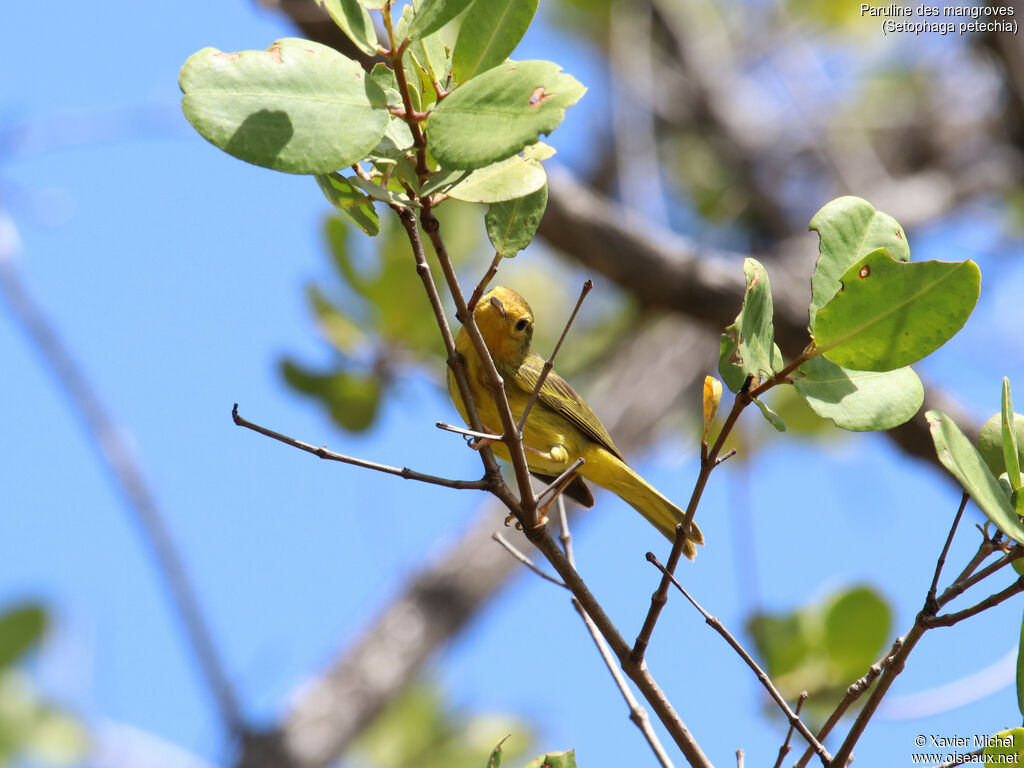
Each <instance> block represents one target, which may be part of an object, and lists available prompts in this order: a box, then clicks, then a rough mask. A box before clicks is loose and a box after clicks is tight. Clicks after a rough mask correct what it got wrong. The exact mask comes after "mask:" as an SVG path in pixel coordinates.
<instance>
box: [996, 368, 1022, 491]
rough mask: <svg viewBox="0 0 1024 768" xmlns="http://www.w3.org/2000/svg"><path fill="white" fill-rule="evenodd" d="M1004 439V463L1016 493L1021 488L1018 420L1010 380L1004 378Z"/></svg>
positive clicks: (1002, 421) (1002, 417)
mask: <svg viewBox="0 0 1024 768" xmlns="http://www.w3.org/2000/svg"><path fill="white" fill-rule="evenodd" d="M1000 422H1001V425H1000V426H1001V427H1002V430H1001V431H1002V438H1003V461H1004V462H1005V463H1006V473H1007V475H1009V479H1010V487H1011V488H1013V490H1014V491H1016V490H1018V489H1019V488H1020V487H1021V482H1020V449H1019V448H1018V444H1017V430H1016V418H1015V417H1014V413H1013V397H1012V396H1011V395H1010V380H1009V379H1008V378H1006V377H1005V376H1004V377H1003V412H1002V414H1001V418H1000Z"/></svg>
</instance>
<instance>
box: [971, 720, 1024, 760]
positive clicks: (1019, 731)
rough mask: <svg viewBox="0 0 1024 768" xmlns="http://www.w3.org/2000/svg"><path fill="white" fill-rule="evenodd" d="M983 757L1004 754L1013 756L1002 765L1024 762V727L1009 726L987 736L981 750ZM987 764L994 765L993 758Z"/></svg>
mask: <svg viewBox="0 0 1024 768" xmlns="http://www.w3.org/2000/svg"><path fill="white" fill-rule="evenodd" d="M981 754H982V755H984V756H985V757H990V756H1000V755H1001V756H1004V757H1015V758H1017V759H1016V760H1013V761H1010V760H1007V761H1005V762H1004V765H1018V764H1020V763H1024V728H1009V729H1007V730H1005V731H1000V732H999V733H997V734H995V735H993V736H989V737H988V743H987V744H986V745H985V748H984V749H982V750H981ZM986 764H987V765H995V764H996V762H995V761H994V760H989V761H988V762H987V763H986Z"/></svg>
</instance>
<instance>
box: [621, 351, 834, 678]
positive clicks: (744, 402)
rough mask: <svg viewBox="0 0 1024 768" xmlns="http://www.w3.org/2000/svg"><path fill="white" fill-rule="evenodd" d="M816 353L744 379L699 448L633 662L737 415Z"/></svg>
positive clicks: (645, 639) (663, 599) (643, 648)
mask: <svg viewBox="0 0 1024 768" xmlns="http://www.w3.org/2000/svg"><path fill="white" fill-rule="evenodd" d="M817 354H819V353H818V352H817V351H816V348H815V346H814V342H813V341H812V342H811V343H810V344H808V345H807V347H805V348H804V351H803V352H801V353H800V354H799V355H798V356H797V357H796V358H795V359H793V360H792V361H791V362H790V363H789V364H788V365H787V366H785V367H784V368H783V369H782V370H781V371H779V372H778V373H776V374H775V375H773V376H772V377H771V378H769V379H766V380H765V381H763V382H761V383H760V384H758V385H756V386H752V385H753V376H747V378H746V380H745V381H744V382H743V385H742V386H741V387H740V390H739V392H737V393H736V397H735V399H734V400H733V404H732V409H731V410H730V411H729V415H728V416H727V417H726V419H725V423H724V424H722V429H721V430H720V431H719V433H718V437H717V438H716V439H715V443H714V445H713V446H712V447H711V450H710V451H708V452H707V455H706V456H705V455H704V450H703V447H702V449H701V462H700V472H699V473H698V474H697V482H696V483H695V484H694V486H693V492H692V493H691V494H690V501H689V503H688V504H687V505H686V512H685V514H684V516H683V522H682V523H680V524H679V525H678V526H676V537H675V540H674V541H673V543H672V551H671V552H670V553H669V556H668V562H667V563H666V564H665V570H666V572H665V573H664V574H663V575H662V577H661V583H660V584H659V585H658V589H657V591H656V592H655V593H654V595H653V596H652V597H651V607H650V609H648V611H647V617H646V618H645V619H644V623H643V626H642V627H641V628H640V632H639V634H637V637H636V642H635V643H633V652H632V655H633V660H634V661H640V660H641V659H642V658H643V657H644V654H645V653H646V652H647V646H648V645H649V644H650V641H651V635H653V634H654V627H655V625H656V624H657V623H658V616H660V615H661V611H662V609H663V608H664V607H665V603H667V602H668V590H669V587H670V586H671V583H670V582H669V577H670V576H671V575H672V574H674V573H675V572H676V568H677V567H678V566H679V560H680V558H681V557H682V555H683V545H684V544H685V543H686V540H687V537H688V536H689V534H690V525H691V524H692V523H693V516H694V515H695V514H696V513H697V506H698V505H699V504H700V500H701V496H703V494H704V488H705V487H706V486H707V483H708V478H709V477H710V476H711V472H712V470H714V468H715V467H717V466H718V464H719V461H718V455H719V453H720V452H721V450H722V446H723V445H724V444H725V440H726V438H727V437H729V434H730V433H731V432H732V429H733V427H734V426H736V421H737V420H738V419H739V417H740V414H741V413H742V412H743V409H744V408H746V407H747V406H748V405H750V403H752V402H753V400H754V398H755V397H760V396H761V395H763V394H764V393H765V392H767V391H768V390H769V389H771V388H772V387H774V386H777V385H778V384H782V383H785V382H788V381H789V375H790V374H791V373H793V371H795V370H796V369H797V368H799V367H800V366H801V365H803V364H804V363H805V362H807V360H809V359H810V358H811V357H814V356H815V355H817ZM723 460H724V459H723Z"/></svg>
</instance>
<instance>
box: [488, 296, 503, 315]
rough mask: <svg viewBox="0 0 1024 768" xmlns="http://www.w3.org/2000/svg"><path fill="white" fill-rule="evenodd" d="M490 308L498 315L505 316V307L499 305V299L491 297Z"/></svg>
mask: <svg viewBox="0 0 1024 768" xmlns="http://www.w3.org/2000/svg"><path fill="white" fill-rule="evenodd" d="M491 306H492V307H494V308H495V309H496V310H498V314H499V315H501V316H502V317H504V316H505V305H504V304H502V303H501V299H499V298H498V297H497V296H491Z"/></svg>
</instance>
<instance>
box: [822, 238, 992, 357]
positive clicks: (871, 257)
mask: <svg viewBox="0 0 1024 768" xmlns="http://www.w3.org/2000/svg"><path fill="white" fill-rule="evenodd" d="M980 291H981V272H980V271H979V270H978V265H977V264H975V263H974V262H973V261H961V262H946V261H921V262H909V263H908V262H900V261H895V260H894V259H893V258H892V257H891V256H889V254H888V253H887V252H886V250H885V249H884V248H879V249H878V250H875V251H872V252H871V253H869V254H868V255H867V256H865V257H864V258H862V259H860V260H859V261H857V263H855V264H854V265H853V266H852V267H850V268H849V269H848V270H847V271H846V272H845V273H844V274H843V277H842V288H840V290H839V293H837V294H836V295H835V297H834V298H833V299H832V300H831V301H830V302H829V303H828V304H826V305H825V306H824V307H822V308H821V309H819V310H818V314H817V319H816V321H815V326H814V342H815V344H816V345H817V346H818V349H819V350H821V351H823V352H824V354H825V357H827V358H828V359H829V360H831V361H832V362H834V363H837V364H838V365H841V366H843V367H845V368H853V369H854V370H858V371H891V370H893V369H894V368H902V367H903V366H905V365H910V364H911V363H914V362H917V361H918V360H920V359H921V358H923V357H926V356H927V355H930V354H931V353H932V352H934V351H935V350H936V349H938V348H939V347H941V346H942V345H943V344H945V343H946V342H947V341H948V340H949V339H951V338H952V337H953V336H954V335H955V334H956V332H957V331H959V330H960V329H961V328H962V327H963V324H964V323H965V322H967V318H968V317H969V316H970V314H971V312H972V311H973V310H974V305H975V304H977V302H978V295H979V293H980Z"/></svg>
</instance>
